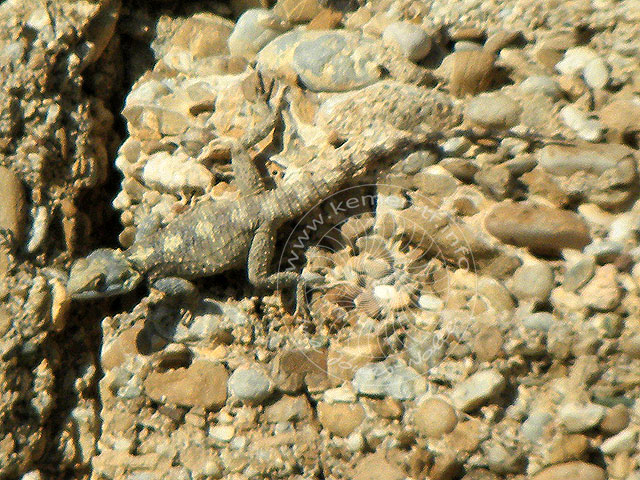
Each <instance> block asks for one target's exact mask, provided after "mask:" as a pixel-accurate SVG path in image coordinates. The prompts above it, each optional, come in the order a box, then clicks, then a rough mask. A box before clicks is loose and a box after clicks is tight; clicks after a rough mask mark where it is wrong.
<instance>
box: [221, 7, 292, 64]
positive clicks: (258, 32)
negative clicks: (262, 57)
mask: <svg viewBox="0 0 640 480" xmlns="http://www.w3.org/2000/svg"><path fill="white" fill-rule="evenodd" d="M288 27H289V25H288V24H286V23H284V22H283V21H282V19H280V18H279V17H278V16H277V15H275V14H274V13H273V12H272V11H271V10H267V9H264V8H252V9H250V10H247V11H246V12H244V13H243V14H242V15H241V16H240V18H238V21H237V23H236V26H235V28H234V29H233V32H231V35H230V36H229V42H228V43H229V51H230V52H231V54H232V55H237V56H239V57H243V58H246V59H247V60H253V58H254V57H255V56H256V54H257V53H258V52H259V51H260V50H261V49H262V47H264V46H265V45H266V44H267V43H269V42H270V41H271V40H273V39H275V38H276V37H277V36H278V35H280V34H281V33H283V32H284V31H286V30H287V29H288Z"/></svg>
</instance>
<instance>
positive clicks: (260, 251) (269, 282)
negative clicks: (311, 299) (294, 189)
mask: <svg viewBox="0 0 640 480" xmlns="http://www.w3.org/2000/svg"><path fill="white" fill-rule="evenodd" d="M275 248H276V229H275V227H274V226H273V225H270V224H267V223H265V224H263V225H260V227H258V230H257V231H256V233H255V236H254V237H253V241H252V242H251V248H250V249H249V257H248V260H247V271H248V272H249V282H251V284H252V285H255V286H256V287H258V288H265V289H269V290H275V289H280V288H292V287H294V286H295V287H296V310H295V312H294V315H295V316H298V315H302V316H304V317H308V315H309V311H308V308H307V298H306V295H305V284H304V280H303V279H302V277H301V276H300V274H299V273H298V272H276V273H271V274H270V273H269V268H270V267H271V261H272V260H273V255H274V252H275Z"/></svg>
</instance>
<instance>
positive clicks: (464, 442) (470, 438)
mask: <svg viewBox="0 0 640 480" xmlns="http://www.w3.org/2000/svg"><path fill="white" fill-rule="evenodd" d="M481 432H482V422H481V421H480V420H477V419H475V418H471V419H469V420H467V421H464V422H459V423H458V424H457V425H456V427H455V428H454V430H453V431H452V432H451V433H449V434H448V435H446V436H445V440H446V442H447V445H449V446H450V447H451V448H452V449H454V450H456V451H462V452H469V453H471V452H474V451H476V450H477V449H478V447H479V446H480V442H481V441H482V440H483V437H482V435H481Z"/></svg>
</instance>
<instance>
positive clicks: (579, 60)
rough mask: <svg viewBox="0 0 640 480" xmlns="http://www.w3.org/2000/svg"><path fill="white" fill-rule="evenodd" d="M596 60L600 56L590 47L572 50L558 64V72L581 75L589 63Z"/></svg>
mask: <svg viewBox="0 0 640 480" xmlns="http://www.w3.org/2000/svg"><path fill="white" fill-rule="evenodd" d="M596 58H598V54H597V53H596V52H595V50H593V49H591V48H589V47H575V48H570V49H568V50H567V51H566V52H565V54H564V58H563V59H562V60H560V61H559V62H558V63H557V64H556V70H557V71H558V72H560V73H563V74H565V75H580V74H581V73H582V71H583V70H584V68H585V67H586V66H587V65H588V63H589V62H591V61H592V60H595V59H596Z"/></svg>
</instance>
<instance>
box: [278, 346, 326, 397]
mask: <svg viewBox="0 0 640 480" xmlns="http://www.w3.org/2000/svg"><path fill="white" fill-rule="evenodd" d="M272 378H273V380H274V383H275V384H276V386H277V387H278V389H279V390H281V391H283V392H286V393H297V392H299V391H300V390H302V389H303V388H305V387H306V389H307V390H309V391H310V392H312V393H313V392H320V391H323V390H325V389H326V388H328V386H329V382H328V379H327V351H326V350H324V349H317V350H315V349H309V350H289V351H286V352H283V353H282V355H280V356H279V357H278V358H277V359H276V361H275V362H274V365H273V371H272Z"/></svg>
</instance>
